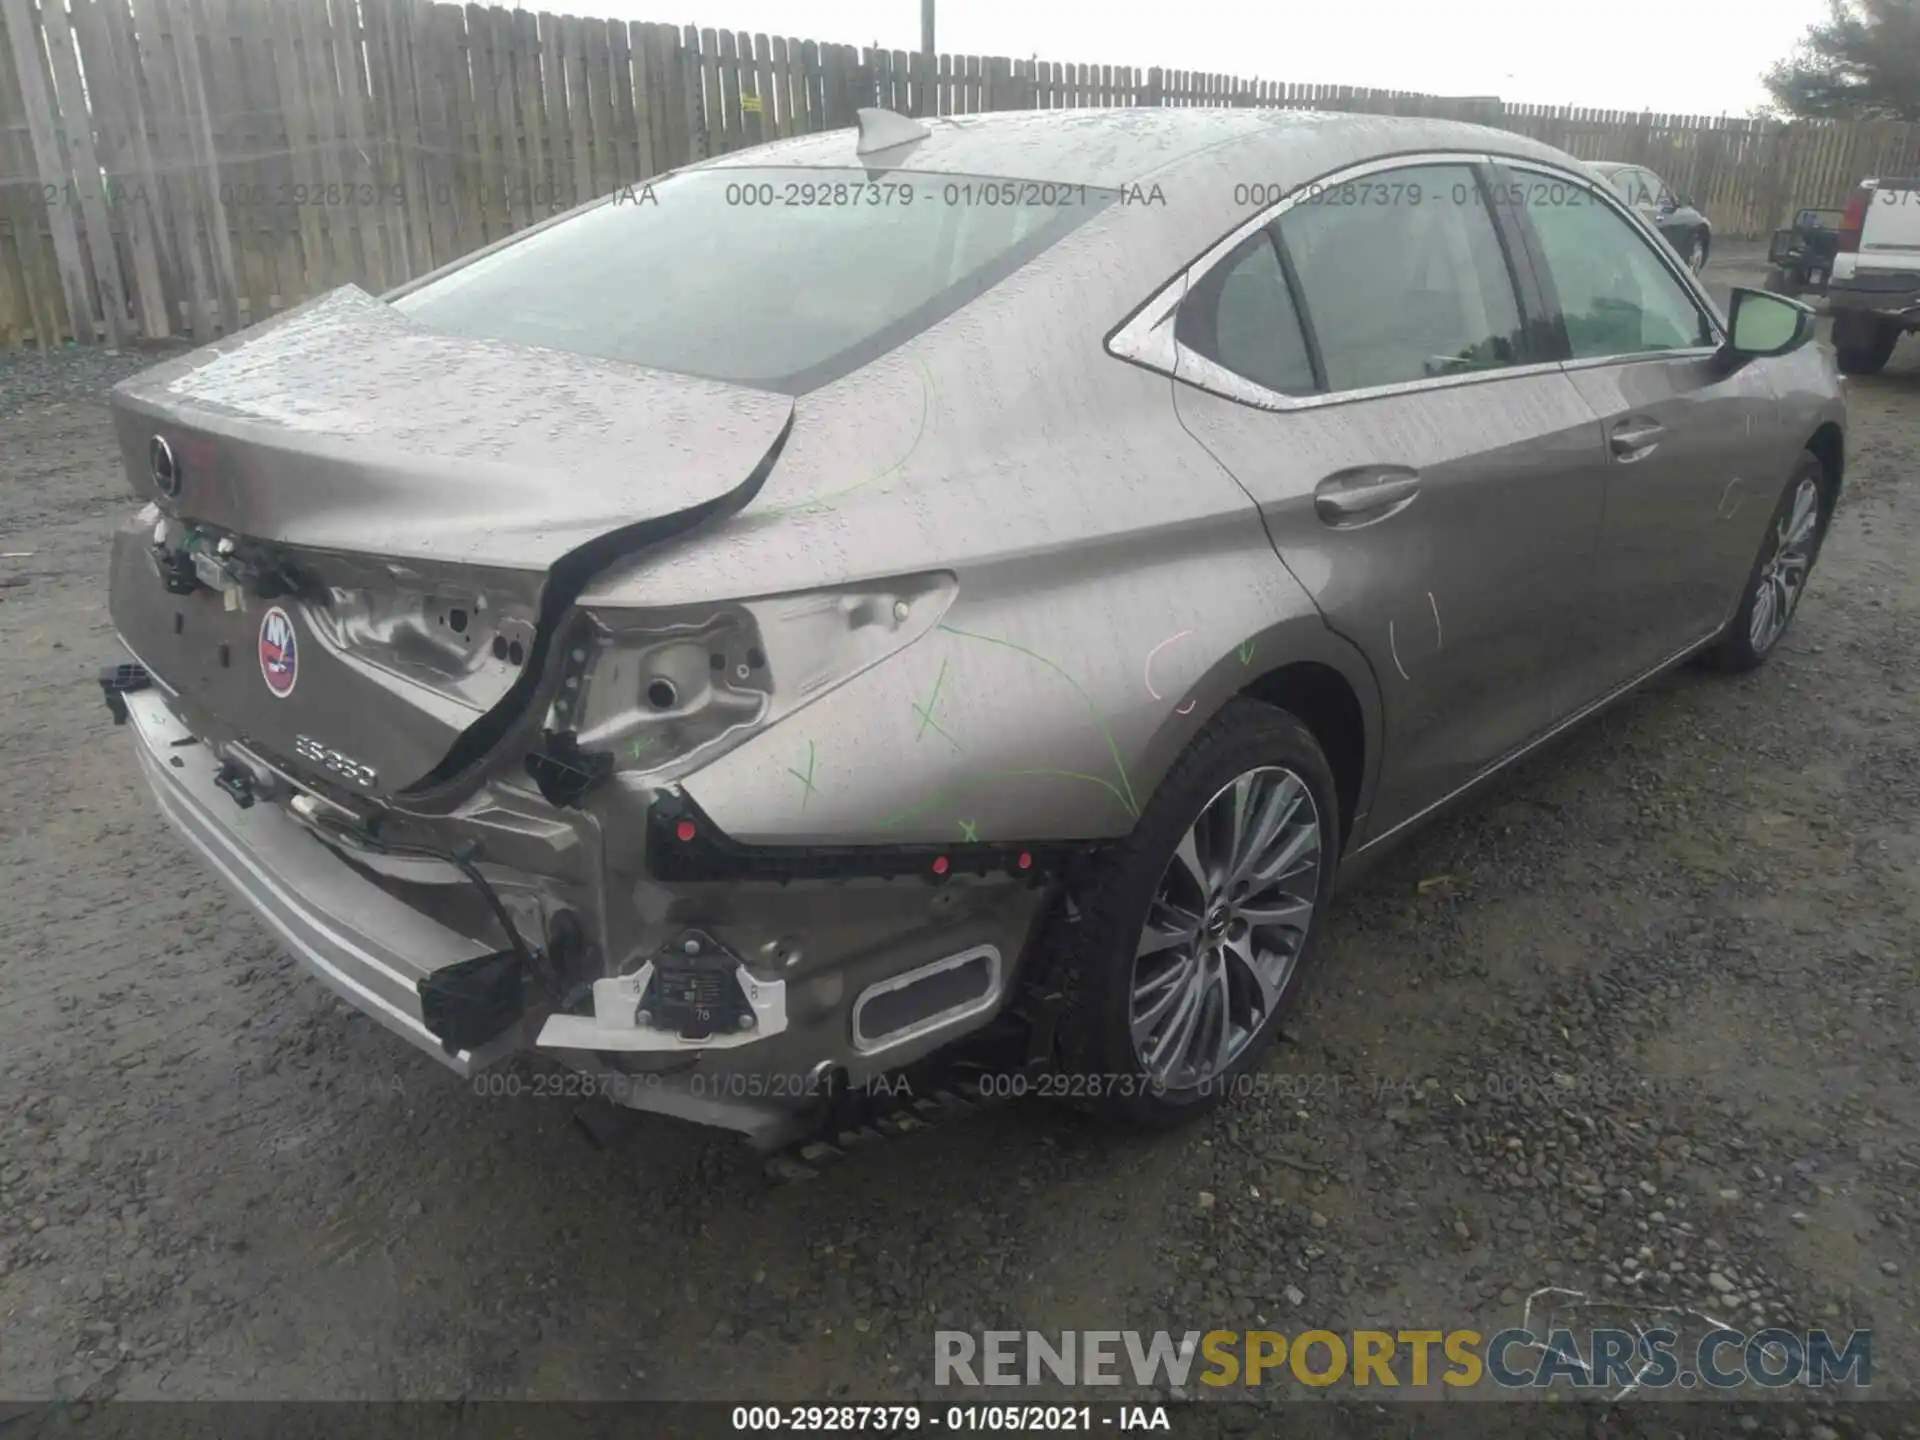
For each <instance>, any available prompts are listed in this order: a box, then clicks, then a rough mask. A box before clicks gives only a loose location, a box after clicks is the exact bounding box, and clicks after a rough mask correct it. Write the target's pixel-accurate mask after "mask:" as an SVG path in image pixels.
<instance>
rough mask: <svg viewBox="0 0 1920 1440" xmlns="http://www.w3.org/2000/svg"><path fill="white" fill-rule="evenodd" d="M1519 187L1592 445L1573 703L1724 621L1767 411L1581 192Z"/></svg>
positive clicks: (1754, 514) (1769, 499)
mask: <svg viewBox="0 0 1920 1440" xmlns="http://www.w3.org/2000/svg"><path fill="white" fill-rule="evenodd" d="M1515 173H1517V174H1520V175H1521V176H1522V177H1523V183H1522V184H1521V185H1518V186H1512V187H1509V193H1512V194H1515V195H1519V194H1523V193H1524V195H1525V197H1526V202H1525V204H1524V206H1522V207H1520V208H1521V209H1522V210H1523V212H1524V214H1525V215H1526V217H1527V218H1528V220H1529V221H1530V222H1531V230H1532V236H1533V243H1534V244H1535V245H1536V247H1537V249H1536V267H1537V268H1538V269H1540V270H1541V271H1542V272H1543V273H1542V279H1541V288H1542V290H1543V291H1544V292H1545V293H1546V294H1547V296H1548V297H1549V298H1550V300H1551V301H1552V303H1553V304H1554V306H1555V308H1556V309H1557V311H1558V313H1559V316H1560V320H1561V323H1562V325H1563V326H1564V328H1565V332H1566V341H1567V349H1568V354H1569V359H1568V362H1567V376H1568V378H1569V380H1571V381H1572V383H1573V384H1574V385H1575V386H1576V387H1577V388H1578V389H1579V392H1580V394H1581V396H1582V398H1584V399H1585V401H1586V402H1587V404H1589V405H1590V406H1592V408H1593V413H1594V415H1595V416H1596V418H1597V419H1598V421H1599V423H1600V426H1601V428H1602V432H1603V435H1604V440H1605V446H1604V456H1603V460H1602V464H1603V465H1604V468H1605V473H1606V513H1605V518H1604V520H1603V521H1602V523H1601V527H1600V543H1599V551H1598V556H1597V561H1596V564H1595V567H1594V579H1593V585H1592V588H1591V590H1590V592H1589V595H1588V600H1587V603H1586V604H1585V605H1583V606H1581V607H1580V609H1579V610H1578V612H1577V613H1576V614H1575V615H1574V616H1573V617H1572V626H1571V628H1570V630H1569V633H1568V642H1569V643H1570V644H1572V645H1575V646H1577V647H1578V649H1579V650H1580V652H1581V653H1582V654H1584V655H1586V656H1588V657H1590V659H1591V662H1592V663H1591V665H1590V667H1588V668H1587V669H1585V670H1584V671H1583V672H1582V673H1580V674H1579V675H1577V676H1576V677H1575V680H1576V684H1575V687H1574V689H1573V690H1571V691H1568V692H1565V693H1564V694H1563V695H1562V696H1561V697H1560V700H1559V704H1560V706H1561V708H1570V707H1574V706H1578V705H1579V704H1582V703H1584V702H1586V701H1589V700H1592V699H1595V698H1597V697H1598V696H1599V695H1602V694H1604V693H1606V691H1607V690H1609V689H1611V688H1613V687H1615V686H1617V685H1619V684H1621V683H1624V682H1625V681H1627V680H1630V679H1633V678H1635V677H1636V676H1638V675H1640V674H1642V673H1644V672H1645V671H1646V670H1648V669H1650V668H1652V667H1654V666H1656V665H1658V664H1659V663H1660V662H1662V661H1663V660H1666V659H1669V658H1671V657H1672V656H1673V654H1674V653H1675V652H1676V651H1678V650H1680V649H1682V648H1684V647H1685V646H1687V645H1689V644H1691V643H1693V642H1694V641H1697V640H1700V639H1702V638H1704V637H1706V636H1707V635H1709V634H1711V633H1712V632H1713V631H1714V630H1715V629H1716V628H1718V626H1719V625H1721V624H1722V623H1723V622H1724V621H1725V620H1726V619H1727V617H1728V616H1729V615H1730V614H1731V612H1732V608H1733V605H1734V602H1735V599H1736V597H1737V594H1738V590H1739V586H1740V582H1741V580H1742V579H1743V578H1744V576H1745V574H1746V570H1747V568H1748V566H1749V565H1751V563H1752V560H1753V554H1752V550H1753V546H1754V545H1755V544H1757V543H1758V536H1759V532H1760V527H1761V525H1762V524H1763V523H1764V516H1765V514H1766V513H1768V512H1770V511H1771V509H1772V507H1773V505H1774V503H1775V501H1776V500H1777V499H1778V494H1777V490H1778V484H1779V477H1778V476H1776V475H1774V474H1773V473H1772V470H1773V468H1774V467H1775V463H1776V462H1774V460H1773V459H1772V457H1773V456H1775V455H1776V454H1777V438H1776V437H1775V436H1774V434H1773V426H1774V415H1775V408H1776V407H1775V404H1774V396H1773V392H1772V388H1771V386H1770V385H1769V384H1768V382H1767V380H1766V378H1765V376H1764V374H1763V373H1762V368H1761V367H1759V366H1747V367H1745V368H1742V369H1740V370H1737V371H1734V372H1733V373H1731V374H1729V373H1727V372H1726V370H1725V369H1724V368H1722V367H1721V366H1720V365H1718V364H1717V363H1716V362H1715V360H1714V358H1713V356H1714V352H1715V351H1716V350H1717V349H1718V347H1719V343H1720V336H1719V332H1718V327H1717V324H1716V322H1715V321H1714V320H1713V318H1712V317H1711V316H1710V315H1709V313H1708V311H1707V309H1706V307H1705V306H1703V305H1702V304H1701V303H1700V301H1699V299H1698V297H1697V296H1696V295H1695V294H1694V292H1693V290H1692V289H1691V287H1689V286H1688V285H1687V284H1686V283H1685V282H1684V281H1683V280H1682V279H1681V277H1680V274H1679V272H1678V270H1677V268H1676V267H1675V266H1674V265H1673V264H1672V263H1671V262H1670V261H1669V260H1668V259H1667V258H1666V257H1664V256H1662V255H1661V254H1660V253H1659V251H1657V250H1656V249H1655V247H1654V246H1652V245H1651V244H1649V243H1648V242H1647V240H1646V238H1645V237H1644V236H1643V235H1641V233H1640V232H1639V231H1638V230H1636V229H1635V228H1634V226H1633V225H1632V224H1631V223H1630V222H1629V221H1628V220H1627V219H1626V217H1625V216H1624V215H1622V214H1621V213H1620V212H1619V210H1618V209H1617V208H1616V207H1615V206H1614V205H1613V203H1612V202H1611V200H1610V199H1609V198H1608V197H1607V196H1606V193H1605V192H1604V191H1603V190H1602V189H1600V188H1599V187H1597V186H1596V187H1593V188H1592V189H1591V190H1590V191H1589V192H1587V193H1584V194H1582V193H1579V192H1576V191H1574V190H1572V189H1570V188H1569V187H1567V186H1564V185H1544V184H1534V183H1525V181H1524V175H1525V172H1524V171H1517V172H1515Z"/></svg>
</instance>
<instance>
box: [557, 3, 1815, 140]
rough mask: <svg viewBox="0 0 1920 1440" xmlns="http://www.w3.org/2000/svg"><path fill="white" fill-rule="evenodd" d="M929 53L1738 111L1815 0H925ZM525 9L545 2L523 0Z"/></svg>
mask: <svg viewBox="0 0 1920 1440" xmlns="http://www.w3.org/2000/svg"><path fill="white" fill-rule="evenodd" d="M938 3H939V14H938V35H937V41H938V46H939V48H940V49H941V50H943V51H947V52H952V53H959V54H970V55H1011V56H1023V57H1024V56H1028V55H1034V54H1037V55H1038V56H1039V57H1040V58H1041V59H1043V60H1060V61H1064V60H1073V61H1080V62H1085V63H1088V64H1096V63H1104V64H1109V65H1138V66H1142V67H1145V66H1150V65H1162V66H1165V67H1167V68H1168V69H1179V70H1210V71H1218V72H1223V73H1226V74H1235V75H1241V76H1244V77H1247V78H1259V79H1272V80H1289V81H1295V82H1301V83H1308V84H1323V85H1372V86H1382V87H1385V88H1388V89H1394V90H1422V91H1427V92H1430V93H1433V94H1439V95H1498V96H1500V97H1501V98H1502V99H1503V100H1513V101H1519V102H1523V103H1533V104H1546V105H1590V106H1595V107H1601V108H1608V109H1636V110H1637V109H1647V110H1667V111H1674V112H1679V113H1685V114H1703V115H1718V114H1722V113H1725V114H1733V115H1740V114H1745V113H1746V112H1747V111H1748V110H1750V109H1751V108H1752V107H1754V106H1756V105H1759V104H1763V103H1764V102H1765V100H1766V98H1767V96H1766V90H1765V87H1763V86H1762V85H1761V83H1760V76H1761V74H1762V73H1763V72H1764V71H1765V70H1766V68H1767V67H1768V66H1769V65H1771V64H1772V63H1773V62H1774V61H1775V60H1778V59H1781V58H1783V57H1784V56H1786V55H1787V54H1788V53H1789V52H1791V51H1792V49H1793V47H1794V44H1795V42H1796V41H1798V40H1799V38H1800V37H1801V35H1802V34H1803V33H1805V31H1806V29H1807V27H1808V26H1809V25H1811V24H1813V23H1814V22H1816V21H1817V20H1819V19H1821V18H1822V17H1823V16H1824V14H1825V13H1826V5H1825V0H1324V3H1305V0H1272V3H1254V0H1176V3H1166V4H1152V3H1145V0H1131V3H1130V0H1104V3H1099V4H1086V3H1075V0H938ZM527 8H529V9H559V8H562V7H560V6H559V5H557V4H555V3H553V0H533V3H529V4H528V5H527ZM564 8H565V9H566V10H567V11H569V12H571V13H575V14H594V15H604V16H608V17H617V18H619V19H623V20H657V21H666V22H670V23H672V24H676V25H686V24H687V23H689V22H693V23H695V24H698V25H700V26H703V27H704V26H713V27H715V28H720V27H725V28H727V29H731V30H746V31H749V32H764V33H766V34H769V35H771V34H775V33H778V34H783V35H793V36H798V37H799V38H800V39H803V40H835V41H839V42H842V43H844V44H852V45H871V44H873V43H875V42H876V41H877V42H878V43H879V44H881V45H883V46H885V47H886V48H887V49H889V50H894V49H898V50H913V49H917V48H919V44H920V0H673V3H670V4H661V3H658V0H569V3H568V4H567V5H566V6H565V7H564Z"/></svg>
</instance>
